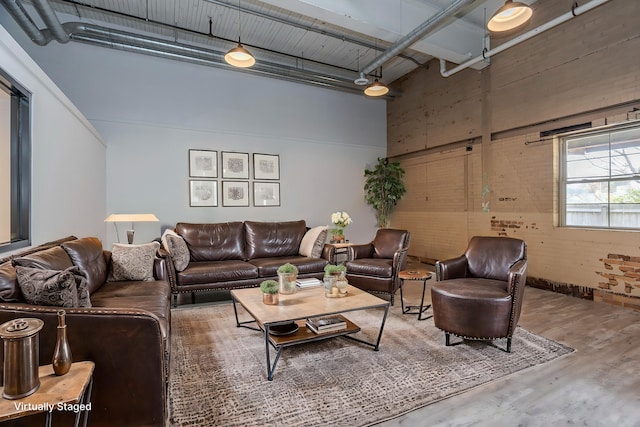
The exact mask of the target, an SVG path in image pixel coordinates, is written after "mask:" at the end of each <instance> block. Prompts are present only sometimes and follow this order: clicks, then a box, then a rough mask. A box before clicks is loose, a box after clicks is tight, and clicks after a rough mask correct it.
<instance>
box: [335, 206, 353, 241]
mask: <svg viewBox="0 0 640 427" xmlns="http://www.w3.org/2000/svg"><path fill="white" fill-rule="evenodd" d="M352 221H353V220H352V219H351V217H350V216H349V214H348V213H346V212H344V211H340V212H334V213H332V214H331V223H332V224H333V225H334V226H335V228H332V229H331V235H332V237H331V243H344V240H345V239H344V228H345V227H346V226H347V225H349V224H351V222H352Z"/></svg>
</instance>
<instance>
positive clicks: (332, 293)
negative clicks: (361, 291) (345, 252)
mask: <svg viewBox="0 0 640 427" xmlns="http://www.w3.org/2000/svg"><path fill="white" fill-rule="evenodd" d="M346 271H347V267H346V266H345V265H344V264H337V265H334V264H327V265H325V267H324V295H325V296H326V297H327V298H340V297H345V296H347V285H348V284H349V283H348V282H347V279H346V278H345V273H346Z"/></svg>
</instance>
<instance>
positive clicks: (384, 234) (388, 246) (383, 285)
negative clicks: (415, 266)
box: [346, 228, 411, 305]
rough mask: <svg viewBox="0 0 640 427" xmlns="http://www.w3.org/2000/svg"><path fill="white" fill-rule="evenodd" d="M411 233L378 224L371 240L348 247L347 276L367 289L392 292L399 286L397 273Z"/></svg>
mask: <svg viewBox="0 0 640 427" xmlns="http://www.w3.org/2000/svg"><path fill="white" fill-rule="evenodd" d="M410 239H411V234H410V233H409V232H408V231H407V230H395V229H391V228H381V229H379V230H378V231H377V232H376V236H375V238H374V239H373V241H372V242H371V243H367V244H364V245H353V246H350V247H349V261H347V263H346V266H347V280H348V281H349V284H350V285H353V286H355V287H357V288H360V289H362V290H365V291H367V292H371V293H380V294H387V295H389V298H390V301H391V305H393V300H394V295H395V293H396V291H397V290H398V288H399V287H400V279H398V273H399V272H400V271H401V270H403V269H404V268H405V266H406V265H407V251H408V250H409V241H410Z"/></svg>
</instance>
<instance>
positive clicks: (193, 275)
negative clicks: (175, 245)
mask: <svg viewBox="0 0 640 427" xmlns="http://www.w3.org/2000/svg"><path fill="white" fill-rule="evenodd" d="M256 278H258V268H257V267H256V266H254V265H252V264H250V263H248V262H244V261H237V260H228V261H200V262H191V263H189V266H188V267H187V268H186V269H184V270H183V271H181V272H179V273H178V283H180V284H181V285H197V284H201V283H215V282H228V281H233V280H246V279H256Z"/></svg>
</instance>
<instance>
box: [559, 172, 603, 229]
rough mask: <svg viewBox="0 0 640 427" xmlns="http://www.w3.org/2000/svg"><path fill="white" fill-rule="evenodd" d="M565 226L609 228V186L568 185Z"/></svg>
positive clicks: (599, 183)
mask: <svg viewBox="0 0 640 427" xmlns="http://www.w3.org/2000/svg"><path fill="white" fill-rule="evenodd" d="M565 188H566V211H565V212H566V214H565V225H573V226H582V227H608V226H609V214H608V199H609V185H608V183H606V182H593V183H586V184H585V183H580V184H567V185H566V187H565Z"/></svg>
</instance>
